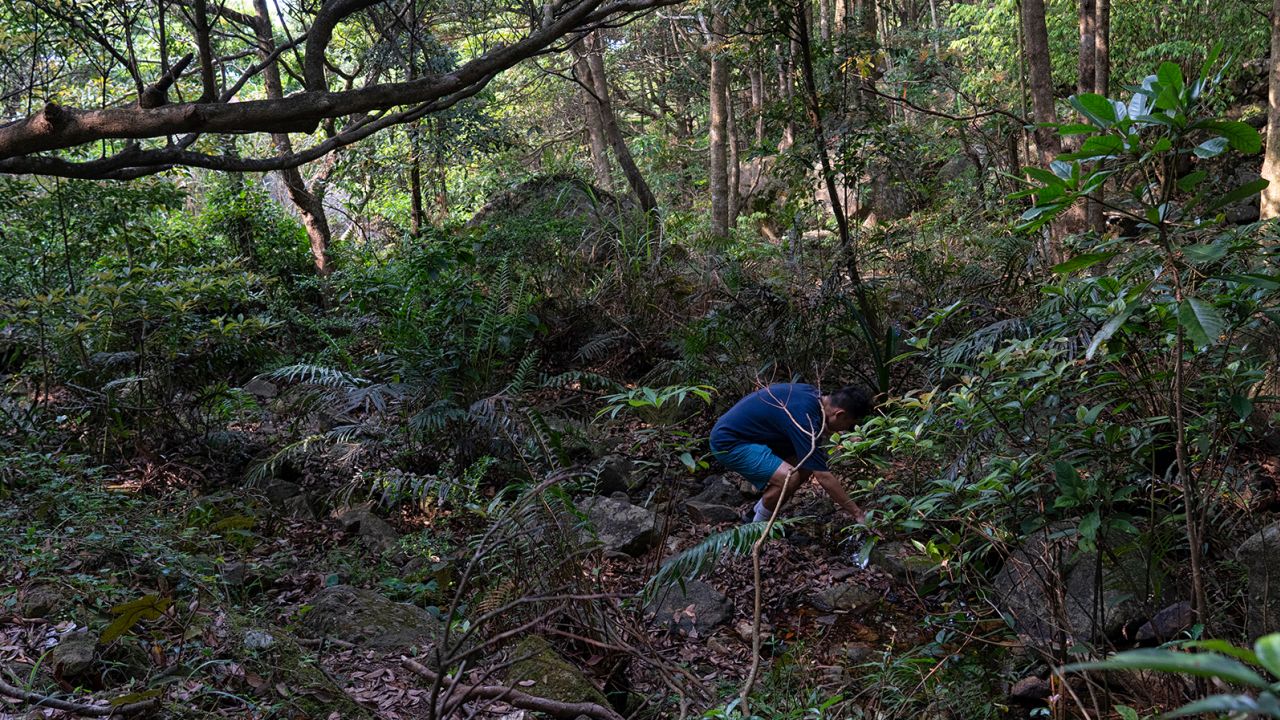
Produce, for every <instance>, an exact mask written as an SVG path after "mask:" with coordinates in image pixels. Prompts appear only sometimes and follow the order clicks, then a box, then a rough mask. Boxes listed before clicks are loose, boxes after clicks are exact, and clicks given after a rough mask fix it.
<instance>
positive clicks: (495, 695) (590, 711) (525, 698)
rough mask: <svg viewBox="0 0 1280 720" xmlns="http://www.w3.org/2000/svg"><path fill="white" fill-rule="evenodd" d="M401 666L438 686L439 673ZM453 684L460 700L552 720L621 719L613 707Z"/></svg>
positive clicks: (409, 663)
mask: <svg viewBox="0 0 1280 720" xmlns="http://www.w3.org/2000/svg"><path fill="white" fill-rule="evenodd" d="M400 664H401V665H402V666H404V667H405V668H406V669H408V670H412V671H413V672H415V673H417V674H419V675H421V676H422V677H424V678H426V679H427V680H428V681H429V682H431V683H432V684H433V685H434V684H437V683H439V682H440V681H441V679H442V678H441V676H440V675H439V674H438V673H435V672H432V670H431V669H430V668H428V667H427V666H425V665H423V664H422V663H420V662H418V661H416V660H414V659H413V658H407V657H406V658H401V660H400ZM448 680H449V681H450V684H455V683H456V678H448ZM456 685H457V688H458V692H459V693H460V695H461V697H473V698H481V699H484V700H497V701H501V702H504V703H506V704H508V705H511V706H512V707H516V708H519V709H521V710H532V711H534V712H541V713H546V714H548V715H550V716H551V717H555V718H567V719H568V720H573V718H576V717H578V716H579V715H586V716H587V717H592V718H600V720H623V717H622V716H621V715H619V714H618V713H617V712H615V711H614V710H613V709H612V708H607V707H605V706H603V705H599V704H597V703H593V702H576V703H571V702H560V701H558V700H548V699H547V698H540V697H536V696H534V695H529V694H526V693H522V692H520V691H519V690H516V689H515V688H509V687H503V686H501V685H463V684H461V683H456Z"/></svg>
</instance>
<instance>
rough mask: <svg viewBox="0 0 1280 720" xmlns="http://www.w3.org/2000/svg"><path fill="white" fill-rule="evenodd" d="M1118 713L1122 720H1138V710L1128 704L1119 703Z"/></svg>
mask: <svg viewBox="0 0 1280 720" xmlns="http://www.w3.org/2000/svg"><path fill="white" fill-rule="evenodd" d="M1116 714H1117V715H1119V716H1120V720H1138V711H1137V710H1134V709H1133V708H1131V707H1129V706H1128V705H1117V706H1116Z"/></svg>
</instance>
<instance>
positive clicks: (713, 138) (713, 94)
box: [706, 13, 729, 238]
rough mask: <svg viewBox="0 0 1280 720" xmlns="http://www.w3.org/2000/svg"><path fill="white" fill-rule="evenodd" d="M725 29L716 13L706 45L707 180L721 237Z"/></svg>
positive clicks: (725, 216) (725, 176)
mask: <svg viewBox="0 0 1280 720" xmlns="http://www.w3.org/2000/svg"><path fill="white" fill-rule="evenodd" d="M724 29H725V24H724V17H723V16H722V15H720V14H719V13H717V14H715V15H712V16H711V29H710V32H709V33H708V35H707V45H706V52H707V54H708V55H709V56H710V58H711V87H710V90H709V94H710V109H709V111H708V118H709V121H710V122H709V124H710V129H709V131H708V135H709V136H710V138H709V139H710V144H709V148H708V150H709V152H708V155H709V160H708V162H709V163H710V167H709V168H708V169H707V180H708V185H709V186H710V189H711V234H712V235H713V236H715V237H721V238H722V237H726V236H727V235H728V234H729V167H728V143H727V139H726V138H727V135H728V113H727V112H726V110H725V106H726V105H727V104H728V99H729V98H728V83H729V64H728V62H727V61H726V60H725V58H724V56H723V54H722V53H721V44H722V42H723V39H724Z"/></svg>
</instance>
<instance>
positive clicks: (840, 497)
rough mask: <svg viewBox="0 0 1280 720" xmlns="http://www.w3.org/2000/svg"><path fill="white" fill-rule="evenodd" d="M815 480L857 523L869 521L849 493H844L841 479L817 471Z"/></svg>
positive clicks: (814, 474) (814, 475) (814, 476)
mask: <svg viewBox="0 0 1280 720" xmlns="http://www.w3.org/2000/svg"><path fill="white" fill-rule="evenodd" d="M813 479H814V480H815V481H816V482H817V483H818V484H819V485H821V486H822V489H823V490H826V491H827V495H830V496H831V499H832V500H833V501H834V502H835V504H837V505H839V506H840V507H841V508H842V509H843V510H844V511H845V512H847V513H849V516H850V517H852V518H853V519H854V520H855V521H856V522H859V523H863V522H866V520H867V514H866V513H865V512H863V511H862V508H860V507H858V504H857V503H855V502H854V501H853V500H851V499H849V495H848V493H846V492H845V491H844V486H843V485H841V484H840V478H838V477H836V476H835V475H834V474H832V473H830V472H826V471H821V470H819V471H815V472H814V473H813Z"/></svg>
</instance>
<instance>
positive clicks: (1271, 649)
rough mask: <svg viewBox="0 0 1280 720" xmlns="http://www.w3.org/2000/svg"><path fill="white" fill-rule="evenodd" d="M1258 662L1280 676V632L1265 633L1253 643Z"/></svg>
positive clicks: (1276, 675)
mask: <svg viewBox="0 0 1280 720" xmlns="http://www.w3.org/2000/svg"><path fill="white" fill-rule="evenodd" d="M1253 652H1254V653H1255V654H1256V655H1257V656H1258V662H1259V663H1261V664H1262V667H1264V668H1266V669H1267V670H1268V671H1269V672H1270V673H1271V674H1272V675H1274V676H1275V677H1280V633H1271V634H1270V635H1263V636H1262V637H1260V638H1258V639H1257V640H1256V641H1255V642H1254V643H1253Z"/></svg>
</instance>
